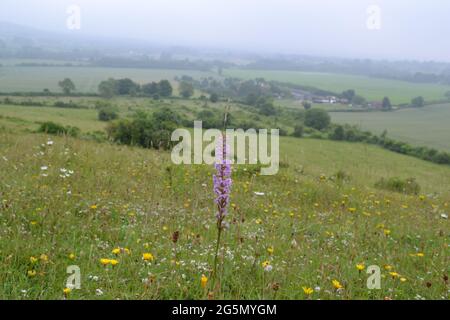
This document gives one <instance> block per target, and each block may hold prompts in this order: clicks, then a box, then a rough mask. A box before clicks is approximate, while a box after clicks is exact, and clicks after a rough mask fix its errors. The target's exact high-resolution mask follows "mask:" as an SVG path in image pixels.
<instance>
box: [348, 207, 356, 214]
mask: <svg viewBox="0 0 450 320" xmlns="http://www.w3.org/2000/svg"><path fill="white" fill-rule="evenodd" d="M348 211H349V212H351V213H354V212H356V208H348Z"/></svg>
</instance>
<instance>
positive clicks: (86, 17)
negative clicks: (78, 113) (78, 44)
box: [0, 0, 450, 61]
mask: <svg viewBox="0 0 450 320" xmlns="http://www.w3.org/2000/svg"><path fill="white" fill-rule="evenodd" d="M72 4H77V5H79V6H80V8H81V30H79V31H71V32H76V33H80V34H90V35H102V36H111V37H114V36H120V37H122V38H134V39H145V40H149V41H154V42H157V43H162V44H168V45H186V46H208V47H217V48H229V49H243V50H246V51H249V50H250V51H256V52H258V51H259V50H260V51H264V52H280V53H301V54H312V55H314V54H318V55H323V56H344V57H360V58H366V57H367V58H388V59H419V60H443V61H450V55H449V52H450V40H449V38H448V36H449V35H450V22H449V16H450V1H446V0H426V1H425V0H371V1H367V0H339V1H337V0H69V1H67V0H39V1H31V0H1V1H0V21H8V22H14V23H17V24H23V25H27V26H32V27H35V28H40V29H45V30H51V31H59V32H67V28H66V20H67V17H68V15H67V13H66V8H67V7H68V6H69V5H72ZM370 5H378V6H379V7H380V8H381V10H382V11H381V29H380V30H369V29H368V28H367V25H366V22H367V20H368V18H369V16H368V14H367V12H366V10H367V8H368V7H369V6H370Z"/></svg>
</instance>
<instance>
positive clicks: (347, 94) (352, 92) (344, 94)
mask: <svg viewBox="0 0 450 320" xmlns="http://www.w3.org/2000/svg"><path fill="white" fill-rule="evenodd" d="M355 95H356V93H355V90H353V89H349V90H345V91H344V92H342V94H341V96H342V98H344V99H347V100H348V102H352V101H353V98H354V97H355Z"/></svg>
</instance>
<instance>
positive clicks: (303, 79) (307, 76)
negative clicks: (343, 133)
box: [224, 69, 450, 104]
mask: <svg viewBox="0 0 450 320" xmlns="http://www.w3.org/2000/svg"><path fill="white" fill-rule="evenodd" d="M224 75H225V76H233V77H239V78H245V79H254V78H259V77H263V78H265V79H268V80H276V81H281V82H291V83H295V84H301V85H309V86H313V87H317V88H320V89H323V90H330V91H333V92H336V93H340V92H342V91H344V90H347V89H354V90H356V92H357V94H359V95H362V96H364V97H365V98H366V99H368V100H370V101H381V100H382V99H383V97H385V96H388V97H390V99H391V101H392V102H393V103H395V104H400V103H409V102H410V101H411V99H412V98H414V97H417V96H419V95H422V96H423V97H424V98H425V99H426V100H436V99H443V98H444V94H445V93H446V92H447V91H449V90H450V87H449V86H442V85H434V84H414V83H409V82H403V81H396V80H387V79H377V78H368V77H363V76H354V75H344V74H329V73H312V72H299V71H265V70H236V69H228V70H225V71H224Z"/></svg>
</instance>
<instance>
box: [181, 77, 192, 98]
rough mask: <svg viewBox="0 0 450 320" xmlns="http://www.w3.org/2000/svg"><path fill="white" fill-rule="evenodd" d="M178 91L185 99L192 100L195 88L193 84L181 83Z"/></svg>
mask: <svg viewBox="0 0 450 320" xmlns="http://www.w3.org/2000/svg"><path fill="white" fill-rule="evenodd" d="M178 90H179V92H180V95H181V96H182V97H183V98H185V99H187V98H190V97H192V96H193V95H194V86H193V85H192V83H191V82H187V81H181V82H180V85H179V87H178Z"/></svg>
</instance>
